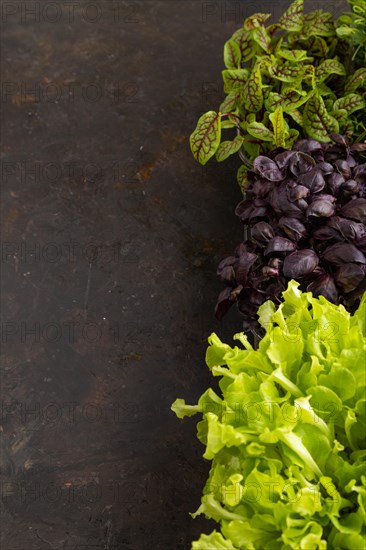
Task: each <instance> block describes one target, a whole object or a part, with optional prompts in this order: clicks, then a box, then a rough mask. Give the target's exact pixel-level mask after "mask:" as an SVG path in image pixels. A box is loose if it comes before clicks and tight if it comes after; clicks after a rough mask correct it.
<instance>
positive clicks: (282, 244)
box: [264, 237, 296, 256]
mask: <svg viewBox="0 0 366 550" xmlns="http://www.w3.org/2000/svg"><path fill="white" fill-rule="evenodd" d="M295 249H296V244H295V243H294V242H293V241H290V240H289V239H286V238H285V237H273V239H271V240H270V241H269V243H268V246H267V248H266V249H265V251H264V255H265V256H267V255H268V254H272V253H273V252H275V253H277V254H280V253H284V254H289V253H290V252H293V251H294V250H295Z"/></svg>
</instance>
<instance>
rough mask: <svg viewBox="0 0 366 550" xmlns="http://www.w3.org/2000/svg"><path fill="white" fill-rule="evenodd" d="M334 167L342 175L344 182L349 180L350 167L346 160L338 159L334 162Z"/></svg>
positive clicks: (350, 175) (350, 174)
mask: <svg viewBox="0 0 366 550" xmlns="http://www.w3.org/2000/svg"><path fill="white" fill-rule="evenodd" d="M335 165H336V168H337V170H338V172H339V173H340V174H342V176H343V177H344V178H345V179H346V180H349V179H350V178H351V177H352V170H351V167H350V165H349V164H348V162H347V161H346V160H342V159H338V160H336V162H335Z"/></svg>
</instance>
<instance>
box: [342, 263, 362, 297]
mask: <svg viewBox="0 0 366 550" xmlns="http://www.w3.org/2000/svg"><path fill="white" fill-rule="evenodd" d="M365 277H366V266H365V265H364V264H356V263H349V264H343V265H341V266H340V268H339V269H338V271H337V272H336V274H335V280H336V281H337V285H339V286H340V287H341V288H342V290H344V292H352V290H355V289H356V288H357V287H358V285H359V284H360V283H361V282H362V281H363V280H364V278H365Z"/></svg>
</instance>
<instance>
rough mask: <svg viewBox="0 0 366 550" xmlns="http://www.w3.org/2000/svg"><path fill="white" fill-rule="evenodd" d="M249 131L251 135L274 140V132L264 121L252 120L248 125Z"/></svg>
mask: <svg viewBox="0 0 366 550" xmlns="http://www.w3.org/2000/svg"><path fill="white" fill-rule="evenodd" d="M246 129H247V132H248V134H250V135H251V136H253V137H255V138H258V139H260V140H262V141H270V142H272V141H274V134H273V132H272V131H271V130H269V129H268V128H267V126H265V125H264V124H262V122H250V123H249V124H248V125H247V127H246Z"/></svg>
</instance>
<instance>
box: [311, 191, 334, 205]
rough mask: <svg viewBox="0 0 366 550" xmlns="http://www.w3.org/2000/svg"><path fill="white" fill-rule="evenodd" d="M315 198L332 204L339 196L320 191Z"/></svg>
mask: <svg viewBox="0 0 366 550" xmlns="http://www.w3.org/2000/svg"><path fill="white" fill-rule="evenodd" d="M314 199H315V200H320V199H322V200H325V201H328V202H330V203H331V204H334V203H335V202H337V198H336V197H335V196H334V195H329V194H328V193H318V194H317V195H316V196H315V197H314Z"/></svg>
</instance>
